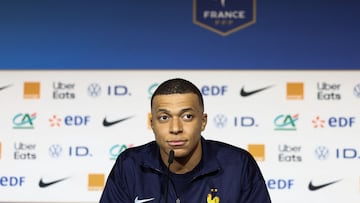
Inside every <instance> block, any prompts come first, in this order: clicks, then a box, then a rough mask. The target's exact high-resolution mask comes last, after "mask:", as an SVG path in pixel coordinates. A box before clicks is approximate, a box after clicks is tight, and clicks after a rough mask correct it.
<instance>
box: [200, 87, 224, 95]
mask: <svg viewBox="0 0 360 203" xmlns="http://www.w3.org/2000/svg"><path fill="white" fill-rule="evenodd" d="M227 90H228V86H227V85H222V86H217V85H212V86H208V85H204V86H202V87H201V94H202V95H204V96H224V95H225V92H227Z"/></svg>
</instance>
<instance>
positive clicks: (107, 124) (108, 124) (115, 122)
mask: <svg viewBox="0 0 360 203" xmlns="http://www.w3.org/2000/svg"><path fill="white" fill-rule="evenodd" d="M132 117H133V116H129V117H125V118H122V119H119V120H115V121H108V120H107V119H106V117H105V118H104V120H103V126H105V127H109V126H112V125H115V124H117V123H121V122H123V121H126V120H129V119H130V118H132Z"/></svg>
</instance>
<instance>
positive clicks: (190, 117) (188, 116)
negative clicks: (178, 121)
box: [183, 114, 193, 120]
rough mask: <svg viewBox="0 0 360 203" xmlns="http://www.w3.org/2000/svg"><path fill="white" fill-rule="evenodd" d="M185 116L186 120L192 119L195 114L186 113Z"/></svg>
mask: <svg viewBox="0 0 360 203" xmlns="http://www.w3.org/2000/svg"><path fill="white" fill-rule="evenodd" d="M183 118H184V120H191V119H192V118H193V115H191V114H185V115H184V116H183Z"/></svg>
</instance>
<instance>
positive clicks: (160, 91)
mask: <svg viewBox="0 0 360 203" xmlns="http://www.w3.org/2000/svg"><path fill="white" fill-rule="evenodd" d="M186 93H193V94H196V95H197V96H198V98H199V103H200V105H201V107H202V109H204V99H203V96H202V94H201V92H200V90H199V88H197V87H196V86H195V85H194V84H193V83H192V82H190V81H188V80H185V79H182V78H173V79H169V80H166V81H164V82H162V83H161V84H160V85H159V86H158V87H157V88H156V90H155V92H154V94H153V95H152V96H151V107H152V106H153V100H154V97H156V96H157V95H166V94H186Z"/></svg>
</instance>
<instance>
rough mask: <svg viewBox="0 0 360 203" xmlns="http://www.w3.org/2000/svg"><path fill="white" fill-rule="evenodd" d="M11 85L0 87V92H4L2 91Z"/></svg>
mask: <svg viewBox="0 0 360 203" xmlns="http://www.w3.org/2000/svg"><path fill="white" fill-rule="evenodd" d="M11 86H12V85H5V86H2V87H0V91H1V90H4V89H6V88H8V87H11Z"/></svg>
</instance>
